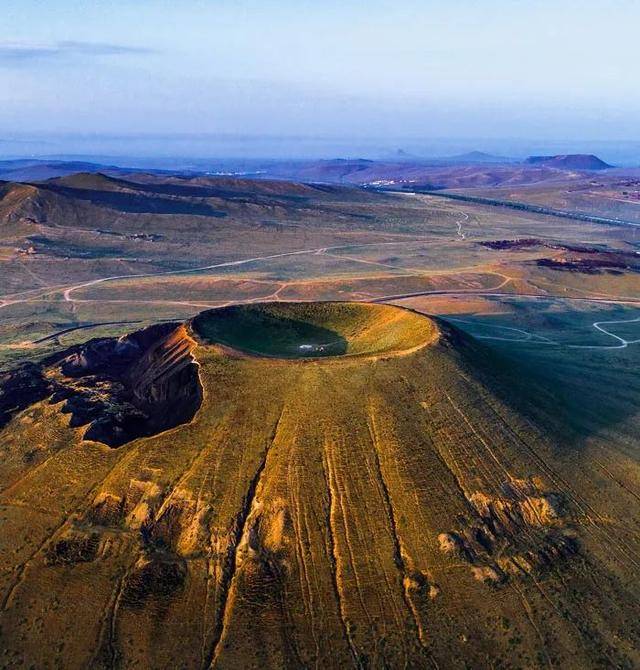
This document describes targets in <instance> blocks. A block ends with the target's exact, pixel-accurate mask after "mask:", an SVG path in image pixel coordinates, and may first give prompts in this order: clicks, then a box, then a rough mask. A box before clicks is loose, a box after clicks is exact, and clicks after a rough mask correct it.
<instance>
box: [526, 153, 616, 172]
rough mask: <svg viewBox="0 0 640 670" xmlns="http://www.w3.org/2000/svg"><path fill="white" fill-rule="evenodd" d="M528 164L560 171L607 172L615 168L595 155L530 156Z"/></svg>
mask: <svg viewBox="0 0 640 670" xmlns="http://www.w3.org/2000/svg"><path fill="white" fill-rule="evenodd" d="M526 163H529V164H530V165H546V166H547V167H552V168H558V169H560V170H607V169H608V168H611V167H613V166H612V165H609V164H608V163H605V162H604V161H603V160H602V159H600V158H598V157H597V156H594V155H593V154H567V155H559V156H529V158H527V160H526Z"/></svg>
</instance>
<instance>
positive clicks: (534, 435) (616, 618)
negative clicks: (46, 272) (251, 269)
mask: <svg viewBox="0 0 640 670" xmlns="http://www.w3.org/2000/svg"><path fill="white" fill-rule="evenodd" d="M507 368H508V366H507V365H506V363H505V361H501V360H500V358H499V357H498V355H497V354H495V353H489V351H488V350H487V349H485V348H484V347H483V345H481V344H479V343H478V342H477V341H474V340H472V339H471V338H470V337H468V336H466V335H464V334H463V333H461V332H460V331H458V330H457V329H455V328H453V327H451V326H448V325H445V324H444V323H442V322H440V321H438V320H434V319H431V318H428V317H425V316H422V315H419V314H416V313H414V312H411V311H408V310H405V309H400V308H396V307H391V306H383V305H373V304H366V303H265V304H262V305H246V306H236V307H229V308H224V309H219V310H210V311H207V312H203V313H201V314H200V315H199V316H197V317H196V318H195V319H193V320H192V321H190V322H188V323H186V324H180V323H173V324H164V325H162V326H154V327H153V328H152V329H147V330H144V331H141V332H138V333H133V334H131V335H129V336H126V337H124V338H120V339H119V340H116V339H108V338H107V339H102V340H94V341H92V342H89V343H87V344H86V345H78V346H77V347H74V348H73V349H71V350H67V351H66V352H62V353H60V354H57V355H56V356H54V357H51V358H49V359H47V360H45V361H43V362H41V363H39V364H30V365H27V366H22V367H21V368H19V369H17V370H14V371H13V372H10V373H7V374H6V375H5V376H4V378H3V379H2V385H3V386H2V388H3V391H4V393H3V395H1V396H0V398H2V400H3V402H4V405H3V408H4V414H3V416H4V421H5V423H6V426H5V428H4V431H3V432H2V433H1V434H0V440H1V441H2V443H3V444H4V445H5V447H4V449H5V455H4V458H3V459H2V461H1V462H0V489H1V492H0V515H1V517H2V523H3V526H4V528H5V529H6V532H4V533H2V535H0V556H1V557H2V562H1V563H0V565H1V566H2V572H0V626H1V630H2V638H3V654H4V656H3V663H4V665H5V667H18V666H20V665H24V666H33V667H45V666H47V665H51V666H52V667H55V666H56V665H64V667H65V668H84V667H92V668H100V667H105V668H106V667H108V668H111V667H153V668H161V667H189V668H282V667H287V668H291V667H296V668H297V667H322V668H345V667H354V668H383V667H387V668H400V667H416V668H417V667H434V668H468V667H473V668H490V667H493V668H495V667H503V668H511V667H513V668H525V667H526V668H547V667H566V668H576V669H578V668H580V669H583V668H599V667H603V666H608V667H621V668H632V667H635V666H637V665H638V663H639V662H640V657H639V652H638V649H639V648H640V647H639V642H640V625H639V624H638V621H640V617H639V615H640V608H639V606H638V602H640V601H639V599H638V595H640V594H639V593H638V584H637V580H634V579H633V578H632V573H633V571H634V570H635V569H636V568H637V566H638V565H639V564H640V556H638V553H637V551H636V550H635V549H634V547H635V546H637V542H635V540H634V539H633V534H634V533H635V530H634V528H635V526H634V525H633V523H632V522H631V521H630V520H628V519H626V518H625V517H626V514H627V512H628V505H629V504H630V503H631V501H632V493H633V491H632V489H628V488H626V489H625V488H619V487H618V486H617V485H616V484H615V482H613V481H612V480H607V483H604V484H602V485H600V484H599V485H598V492H597V493H598V496H599V500H600V502H601V505H600V507H599V511H596V509H594V506H593V496H592V492H593V486H594V484H593V482H594V481H596V474H595V472H596V470H595V469H593V468H595V465H593V463H592V462H591V461H589V459H588V457H587V455H585V457H584V458H583V459H582V460H581V461H580V465H579V466H576V463H575V461H571V460H570V459H568V458H567V451H566V449H560V448H559V443H558V440H559V437H558V435H557V434H556V433H555V429H552V428H551V427H550V426H548V425H545V424H544V423H540V422H538V421H537V420H535V419H534V418H533V417H534V414H530V413H529V412H528V410H527V407H530V406H531V405H532V404H535V392H534V389H533V388H532V387H528V386H527V385H525V384H523V385H521V386H518V387H517V388H516V386H514V385H512V384H510V382H509V381H508V380H509V375H505V374H504V372H505V370H507ZM509 374H510V375H511V376H516V377H517V376H518V373H517V370H513V369H510V370H509ZM523 388H524V389H525V391H524V395H523V390H522V389H523ZM185 389H186V390H187V392H181V390H185ZM96 424H97V426H98V428H100V430H97V429H96ZM113 435H117V436H119V437H118V439H117V440H115V441H114V440H112V439H111V437H112V436H113ZM598 481H600V480H598ZM612 492H613V493H614V494H615V495H613V494H612ZM602 505H604V506H605V507H604V509H603V508H602ZM634 542H635V544H634Z"/></svg>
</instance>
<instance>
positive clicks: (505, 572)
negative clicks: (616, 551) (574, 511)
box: [438, 479, 579, 584]
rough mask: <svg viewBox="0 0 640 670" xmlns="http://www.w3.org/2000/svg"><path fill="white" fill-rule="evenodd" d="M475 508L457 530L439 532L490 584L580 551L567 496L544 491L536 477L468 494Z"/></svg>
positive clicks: (446, 546) (444, 544)
mask: <svg viewBox="0 0 640 670" xmlns="http://www.w3.org/2000/svg"><path fill="white" fill-rule="evenodd" d="M468 500H469V503H470V511H471V514H470V515H469V518H467V517H463V518H461V519H460V521H461V524H462V525H461V526H460V528H458V529H456V530H455V531H451V532H449V533H441V534H440V535H439V536H438V543H439V546H440V550H441V551H442V552H443V553H445V554H454V555H455V554H457V555H458V556H459V557H460V558H462V559H463V560H464V561H465V562H467V563H469V566H470V570H471V574H472V575H473V576H474V578H475V579H477V580H478V581H481V582H484V583H487V584H502V583H505V582H507V581H508V580H509V578H510V576H524V575H527V574H539V573H542V572H544V571H545V570H548V569H550V568H552V567H558V566H559V564H561V563H562V562H563V561H564V560H566V559H568V558H570V557H572V556H573V555H574V554H577V553H578V550H579V545H578V542H577V540H576V538H575V535H574V533H573V532H572V531H571V530H570V529H568V528H567V526H566V523H565V520H564V516H565V508H566V505H565V501H564V499H563V496H562V495H560V494H558V493H553V492H550V491H543V490H541V489H540V487H539V485H538V484H537V483H535V482H534V481H532V480H517V479H515V480H512V481H508V482H505V483H504V484H503V495H501V496H489V495H487V494H485V493H482V492H476V493H473V494H471V495H470V496H469V498H468Z"/></svg>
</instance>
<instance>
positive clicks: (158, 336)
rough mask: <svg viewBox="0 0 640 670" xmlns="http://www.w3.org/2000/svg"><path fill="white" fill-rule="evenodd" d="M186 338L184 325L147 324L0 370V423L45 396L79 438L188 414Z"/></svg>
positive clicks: (130, 434)
mask: <svg viewBox="0 0 640 670" xmlns="http://www.w3.org/2000/svg"><path fill="white" fill-rule="evenodd" d="M193 346H194V342H193V340H192V339H191V338H190V337H189V335H188V333H187V330H186V328H185V326H183V325H176V324H163V325H160V326H151V327H150V328H146V329H144V330H141V331H138V332H136V333H133V334H131V335H127V336H126V337H122V338H119V339H115V338H106V339H97V340H91V341H90V342H87V343H86V344H84V345H80V346H77V347H74V348H72V349H71V350H67V352H65V353H64V354H61V355H57V356H53V357H50V358H48V359H46V360H44V361H43V362H42V363H41V364H40V365H34V364H27V365H24V366H22V367H20V368H18V369H17V370H14V371H12V372H9V373H5V374H4V375H2V377H0V426H2V425H4V424H5V423H6V422H7V421H8V420H9V419H10V417H11V416H12V415H13V414H15V413H16V412H18V411H20V410H22V409H25V408H26V407H28V406H30V405H32V404H33V403H35V402H38V401H40V400H43V399H45V398H47V397H49V398H50V401H51V402H52V403H58V402H64V405H63V406H62V412H64V413H66V414H70V415H71V416H70V419H69V425H70V426H71V427H78V426H87V429H86V431H85V433H84V438H85V439H87V440H93V441H95V442H103V443H104V444H108V445H109V446H111V447H118V446H120V445H122V444H124V443H126V442H129V441H130V440H132V439H135V438H137V437H143V436H147V435H153V434H155V433H158V432H160V431H162V430H166V429H168V428H171V427H173V426H177V425H179V424H181V423H184V422H186V421H189V420H190V419H191V418H192V417H193V415H194V414H195V412H196V410H197V409H198V407H199V405H200V401H201V392H200V383H199V380H198V373H197V365H196V363H195V362H194V360H193V358H192V356H191V349H192V348H193Z"/></svg>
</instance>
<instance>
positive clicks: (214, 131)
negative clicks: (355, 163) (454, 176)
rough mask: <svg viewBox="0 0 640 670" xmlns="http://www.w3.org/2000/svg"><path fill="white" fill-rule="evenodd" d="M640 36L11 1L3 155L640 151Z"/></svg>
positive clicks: (581, 10)
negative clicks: (103, 147)
mask: <svg viewBox="0 0 640 670" xmlns="http://www.w3.org/2000/svg"><path fill="white" fill-rule="evenodd" d="M638 26H640V2H638V0H581V1H580V2H578V1H574V0H555V1H551V0H475V1H472V0H455V2H453V1H451V0H421V1H418V0H403V1H402V2H399V1H397V0H394V1H387V0H359V1H355V0H341V1H340V2H338V1H336V0H323V1H322V2H318V1H313V2H312V1H309V0H295V1H293V0H291V1H286V0H279V1H277V0H259V1H257V0H256V1H252V0H180V1H179V2H178V1H176V0H172V1H171V2H169V1H168V0H136V1H135V2H131V0H93V1H89V0H84V1H82V0H3V2H2V19H1V22H0V142H2V140H3V139H4V140H5V141H6V140H7V138H9V139H14V140H15V139H16V138H21V137H31V136H34V135H40V136H43V137H44V136H56V135H57V136H61V135H66V136H67V137H69V136H71V135H75V136H79V135H86V136H94V135H99V136H101V137H108V136H112V137H118V136H134V135H135V136H140V135H141V136H150V137H151V136H153V138H154V139H153V146H155V147H156V148H157V150H158V151H162V138H163V137H166V138H167V141H168V142H169V143H170V142H172V141H174V140H172V139H171V136H174V135H192V134H195V135H207V134H211V135H218V136H224V135H230V136H243V137H246V138H253V137H265V136H267V137H271V138H286V140H285V139H283V142H284V143H285V145H286V146H285V147H284V149H283V150H284V151H286V150H287V147H289V148H290V149H291V150H295V146H296V138H303V139H304V141H308V138H314V140H318V138H334V139H335V138H341V140H340V141H342V140H344V139H345V138H346V139H348V140H350V141H352V142H353V144H354V146H355V145H357V144H358V143H359V142H360V143H362V142H363V141H365V139H366V138H367V141H370V140H371V141H379V140H384V139H385V138H387V139H388V140H389V138H393V142H394V143H401V142H405V144H406V146H410V145H411V143H412V142H414V143H415V142H416V141H417V140H418V139H419V138H431V139H437V138H460V137H473V138H487V139H492V138H494V139H495V138H535V139H537V140H542V141H544V140H549V141H573V140H593V141H597V140H600V141H603V140H612V141H617V140H633V139H637V132H638V128H640V86H638V85H637V84H638V73H637V62H638ZM389 141H390V140H389ZM1 150H2V145H1V144H0V151H1Z"/></svg>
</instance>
